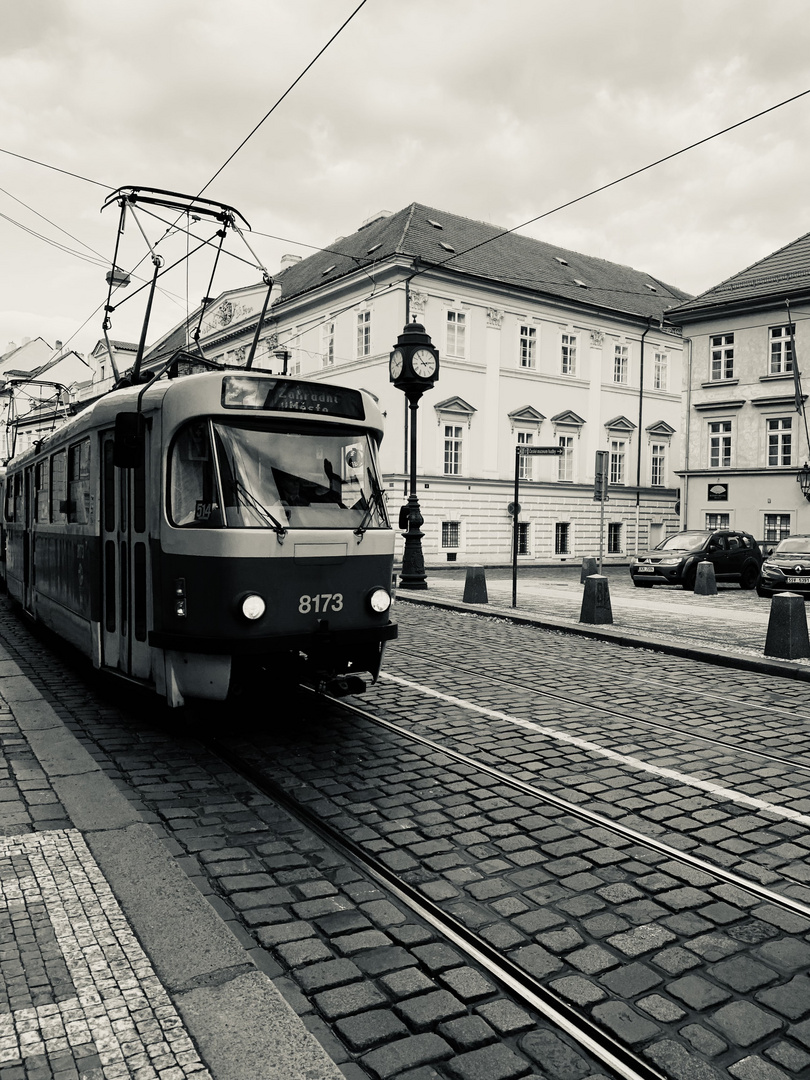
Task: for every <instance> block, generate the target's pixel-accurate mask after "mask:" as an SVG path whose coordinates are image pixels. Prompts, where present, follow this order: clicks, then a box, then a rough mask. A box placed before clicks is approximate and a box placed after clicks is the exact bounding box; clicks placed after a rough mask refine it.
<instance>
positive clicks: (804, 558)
mask: <svg viewBox="0 0 810 1080" xmlns="http://www.w3.org/2000/svg"><path fill="white" fill-rule="evenodd" d="M777 592H795V593H803V594H804V596H805V597H806V596H808V595H810V536H803V535H798V534H797V535H796V536H788V537H787V538H786V539H785V540H782V541H780V542H779V543H778V544H777V545H776V547H775V548H771V549H770V550H769V551H768V555H767V558H766V559H765V562H764V563H763V564H762V567H761V569H760V572H759V581H758V582H757V593H758V594H759V595H760V596H773V594H774V593H777Z"/></svg>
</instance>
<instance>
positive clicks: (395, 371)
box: [388, 349, 403, 379]
mask: <svg viewBox="0 0 810 1080" xmlns="http://www.w3.org/2000/svg"><path fill="white" fill-rule="evenodd" d="M402 361H403V356H402V353H401V352H400V351H399V349H396V350H395V351H394V352H392V353H391V359H390V361H389V363H388V370H389V372H390V373H391V378H392V379H398V378H399V377H400V375H401V374H402Z"/></svg>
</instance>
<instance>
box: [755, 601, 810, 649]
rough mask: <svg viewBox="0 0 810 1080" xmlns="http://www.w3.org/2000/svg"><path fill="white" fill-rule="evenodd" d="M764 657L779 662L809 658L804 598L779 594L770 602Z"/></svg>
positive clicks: (809, 646)
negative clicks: (776, 659) (771, 657)
mask: <svg viewBox="0 0 810 1080" xmlns="http://www.w3.org/2000/svg"><path fill="white" fill-rule="evenodd" d="M765 655H766V656H777V657H779V658H780V659H781V660H799V659H804V658H805V657H810V640H809V639H808V637H807V614H806V612H805V609H804V598H803V597H801V596H799V594H798V593H779V594H778V595H777V596H774V598H773V600H771V615H770V618H769V619H768V634H767V636H766V638H765Z"/></svg>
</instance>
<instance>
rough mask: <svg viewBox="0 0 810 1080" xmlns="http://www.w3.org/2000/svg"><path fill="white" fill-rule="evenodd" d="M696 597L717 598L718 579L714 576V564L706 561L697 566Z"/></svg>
mask: <svg viewBox="0 0 810 1080" xmlns="http://www.w3.org/2000/svg"><path fill="white" fill-rule="evenodd" d="M695 596H717V578H716V577H715V576H714V563H713V562H710V561H709V559H704V560H703V561H702V562H699V563H698V564H697V575H696V576H695Z"/></svg>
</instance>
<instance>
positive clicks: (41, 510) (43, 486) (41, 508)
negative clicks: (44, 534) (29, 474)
mask: <svg viewBox="0 0 810 1080" xmlns="http://www.w3.org/2000/svg"><path fill="white" fill-rule="evenodd" d="M48 464H49V463H48V461H47V460H46V461H39V462H37V466H36V468H35V469H34V487H35V488H36V493H37V494H36V499H37V502H36V520H37V521H50V520H51V489H50V477H49V475H48Z"/></svg>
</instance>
